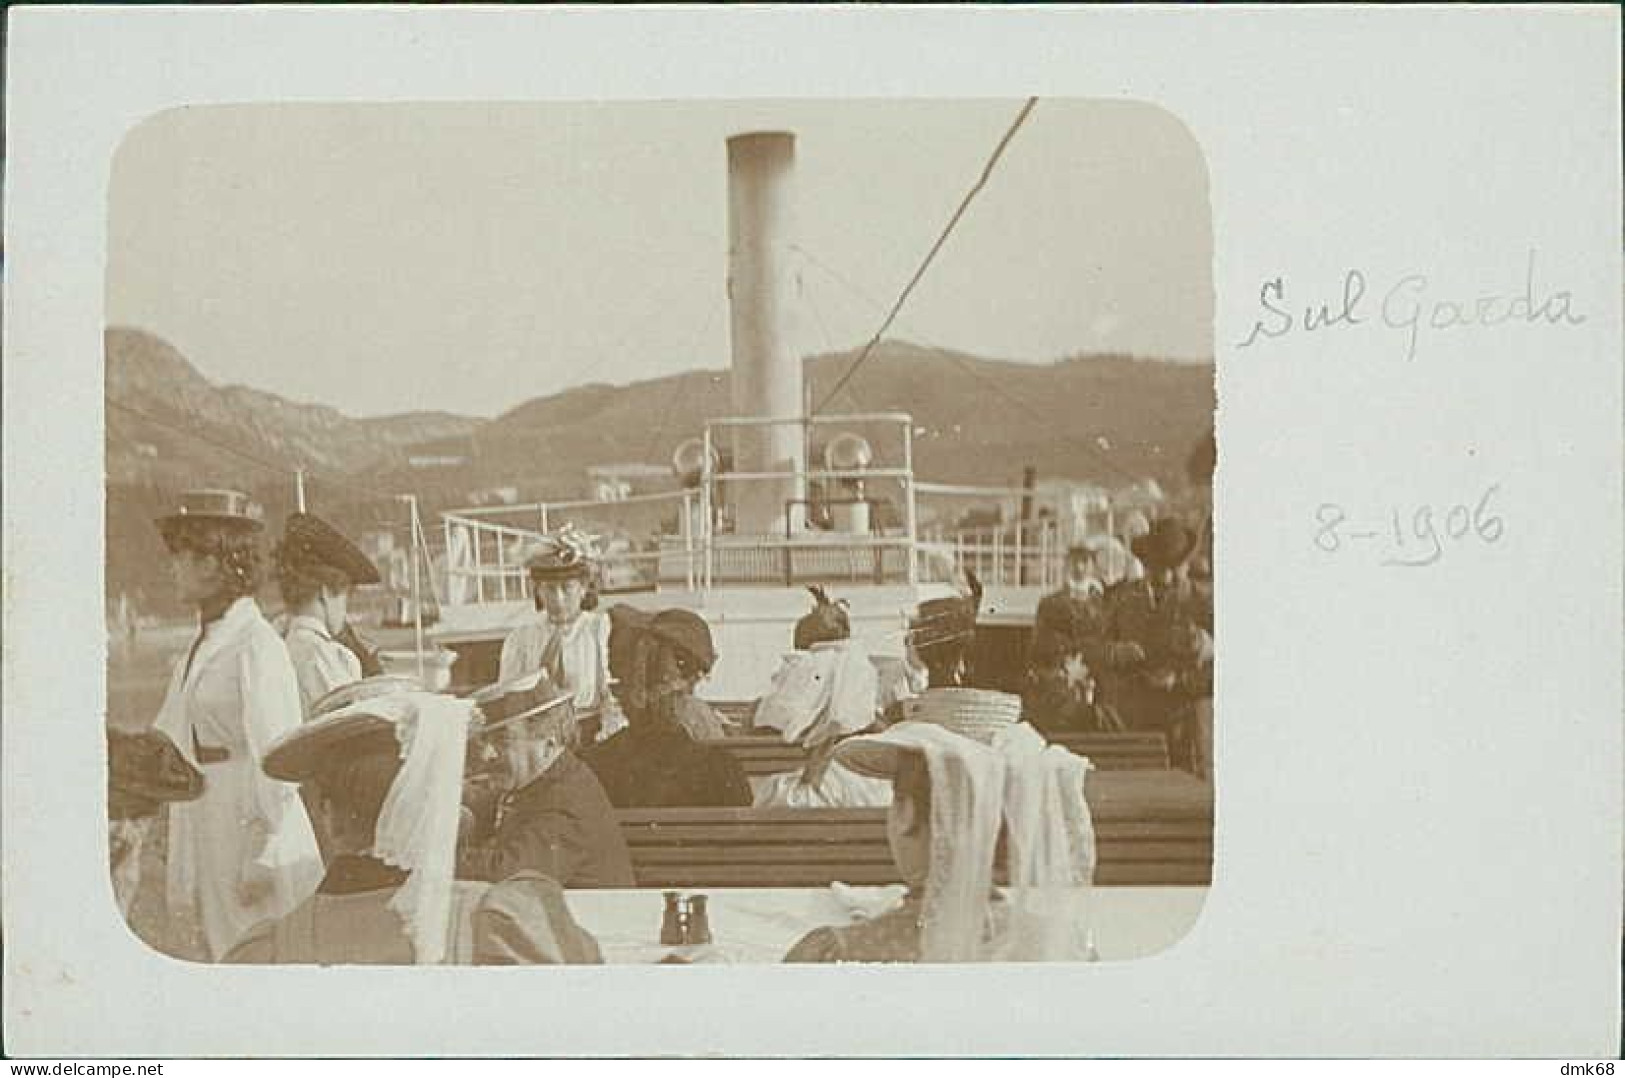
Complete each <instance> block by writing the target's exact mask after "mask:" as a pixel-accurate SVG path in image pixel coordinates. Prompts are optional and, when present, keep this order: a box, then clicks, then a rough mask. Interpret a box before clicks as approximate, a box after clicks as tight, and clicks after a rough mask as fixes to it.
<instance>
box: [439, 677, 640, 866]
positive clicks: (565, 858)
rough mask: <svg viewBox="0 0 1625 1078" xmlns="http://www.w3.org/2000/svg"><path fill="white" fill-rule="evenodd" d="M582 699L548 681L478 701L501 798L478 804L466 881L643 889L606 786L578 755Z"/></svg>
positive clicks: (461, 861)
mask: <svg viewBox="0 0 1625 1078" xmlns="http://www.w3.org/2000/svg"><path fill="white" fill-rule="evenodd" d="M571 699H572V693H571V692H570V690H568V689H564V688H561V687H558V686H556V685H555V684H554V683H553V681H552V680H551V679H549V678H548V677H547V675H545V674H542V673H536V674H532V675H531V676H530V677H528V678H524V679H522V680H520V681H519V682H510V683H508V684H499V685H496V686H493V687H492V688H491V689H488V690H486V691H485V692H484V693H481V694H480V695H479V696H478V697H476V703H477V704H478V706H479V708H480V711H481V713H482V714H483V716H484V723H483V725H482V727H481V728H480V731H479V735H478V736H479V738H480V740H481V741H482V742H483V743H484V744H485V750H484V751H485V752H486V754H487V755H488V756H489V757H490V758H491V760H490V762H493V763H495V764H497V765H498V772H499V776H500V780H501V785H502V788H503V790H504V791H505V792H503V793H502V794H501V796H499V797H484V798H481V797H479V796H471V797H470V798H468V800H470V801H473V802H474V804H472V805H470V806H468V807H469V812H470V815H471V816H472V817H473V818H472V820H471V821H469V823H470V825H471V826H469V828H468V831H467V834H466V836H465V839H464V841H463V846H462V850H461V852H460V853H459V856H458V875H459V876H461V877H463V878H465V879H485V880H498V879H503V878H504V877H507V876H511V875H513V874H514V873H516V872H524V871H530V872H537V873H540V874H541V875H543V876H547V877H549V878H551V879H554V880H557V881H558V882H559V884H560V885H561V886H564V887H635V886H637V883H636V881H635V880H634V878H633V876H632V856H631V854H630V852H628V850H627V848H626V840H625V839H624V838H623V837H622V836H621V831H620V827H619V825H618V824H617V823H616V820H615V809H614V807H613V806H612V805H611V804H610V802H609V798H608V797H607V796H606V795H605V794H604V788H603V787H602V786H600V785H599V784H598V779H597V778H596V777H595V776H594V775H593V773H592V771H591V770H589V769H588V768H587V766H586V765H585V764H583V763H582V762H581V761H580V760H579V759H578V758H577V757H576V755H575V753H574V752H572V751H571V750H572V748H573V747H574V745H575V740H576V728H575V715H574V709H573V705H572V703H571Z"/></svg>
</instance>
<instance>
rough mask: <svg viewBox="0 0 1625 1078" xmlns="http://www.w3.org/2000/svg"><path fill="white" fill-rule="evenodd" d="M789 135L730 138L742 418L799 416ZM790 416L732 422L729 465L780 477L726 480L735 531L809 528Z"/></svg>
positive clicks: (737, 394)
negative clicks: (766, 421) (768, 422)
mask: <svg viewBox="0 0 1625 1078" xmlns="http://www.w3.org/2000/svg"><path fill="white" fill-rule="evenodd" d="M795 156H796V140H795V136H794V135H791V134H788V133H786V132H782V131H764V132H753V133H750V134H744V135H736V136H734V137H733V138H730V139H729V140H728V300H729V308H730V312H731V322H730V330H731V333H730V340H731V343H732V351H733V356H732V359H733V406H734V411H735V414H737V415H739V416H752V417H771V418H773V419H785V420H792V421H793V420H796V419H798V418H800V416H801V414H802V408H803V399H802V373H801V355H800V350H799V348H798V347H797V345H796V342H797V340H798V339H799V338H798V335H797V333H796V322H795V315H796V307H797V298H798V293H799V284H800V282H799V280H798V279H797V273H796V259H795V257H794V250H793V246H794V239H793V237H794V234H795V233H794V226H795V214H794V210H795V198H794V194H795V192H794V183H793V180H794V175H795ZM805 446H806V442H805V437H804V430H803V427H802V426H801V425H800V424H798V423H796V422H787V423H781V424H777V425H773V426H753V427H741V428H736V429H735V430H734V432H733V447H734V453H733V459H734V464H733V467H734V470H735V471H736V472H745V473H758V474H759V473H763V472H784V473H789V474H787V475H786V476H785V477H783V478H774V479H740V480H738V481H735V482H733V483H730V484H729V487H730V489H729V500H731V501H732V503H733V505H734V526H735V530H736V531H737V532H739V533H740V534H744V535H772V534H782V533H783V532H784V531H785V529H786V528H787V527H788V529H789V530H790V532H791V533H792V534H794V533H796V532H799V531H801V530H803V529H804V528H805V526H806V502H805V498H806V478H805V476H806V455H805Z"/></svg>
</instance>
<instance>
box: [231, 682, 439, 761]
mask: <svg viewBox="0 0 1625 1078" xmlns="http://www.w3.org/2000/svg"><path fill="white" fill-rule="evenodd" d="M421 691H422V686H421V685H420V684H419V683H418V680H417V679H416V678H410V677H404V676H402V675H399V674H384V675H381V676H379V677H370V678H364V679H363V680H361V681H357V682H353V683H351V684H349V685H344V686H341V687H340V688H337V689H334V690H333V691H332V692H330V693H328V694H327V695H326V696H323V697H322V698H321V699H320V700H317V701H316V703H315V705H314V706H312V708H311V718H310V720H309V721H308V722H306V723H305V724H304V725H302V726H299V727H297V728H295V729H293V730H290V731H289V732H288V733H286V734H283V735H282V736H281V737H279V738H278V739H277V740H275V741H273V742H272V743H271V747H270V748H268V749H266V750H265V759H264V761H262V763H261V764H260V766H261V767H262V768H263V769H264V771H265V773H266V774H267V775H269V776H271V777H272V778H273V779H280V780H282V781H283V782H306V781H309V780H310V779H311V778H312V777H313V776H314V775H316V774H317V773H318V772H319V771H321V770H322V769H324V768H326V767H330V766H332V765H333V764H334V763H336V762H339V761H343V760H347V759H353V758H355V757H357V756H362V755H377V754H388V755H390V756H392V757H398V756H399V755H400V743H399V741H398V739H397V738H396V736H395V727H396V723H397V721H398V716H399V711H398V709H396V708H392V707H387V706H384V705H386V704H388V703H389V702H392V701H394V700H396V699H397V698H398V697H400V696H402V695H405V694H408V693H414V692H421Z"/></svg>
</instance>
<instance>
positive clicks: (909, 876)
mask: <svg viewBox="0 0 1625 1078" xmlns="http://www.w3.org/2000/svg"><path fill="white" fill-rule="evenodd" d="M926 699H927V698H924V697H922V706H921V707H919V708H917V709H916V712H915V714H914V716H913V717H911V718H910V719H908V720H907V721H904V722H901V723H898V724H897V725H895V726H892V727H890V728H889V729H887V730H886V731H884V732H883V733H879V734H865V735H860V736H858V737H854V738H850V739H848V740H846V741H844V742H842V743H841V745H840V746H839V747H838V748H837V749H836V753H835V756H836V760H837V761H838V762H840V763H842V764H844V765H845V766H847V767H850V768H852V769H853V770H854V771H857V772H859V773H860V774H865V775H870V776H873V777H875V778H878V779H884V780H887V781H889V782H890V783H891V785H892V790H893V793H892V799H891V804H890V806H889V807H888V808H887V810H886V837H887V840H888V842H889V843H890V845H891V849H892V856H893V858H894V860H895V862H896V865H897V869H898V872H899V874H900V875H901V876H902V878H903V881H904V883H905V884H907V887H908V890H907V893H906V894H905V896H904V898H903V900H902V902H901V903H900V904H899V905H898V906H897V907H896V908H894V909H892V910H890V911H888V912H886V913H883V914H881V915H880V916H878V917H875V918H873V919H871V920H868V921H863V922H860V923H857V924H854V925H850V926H843V927H839V928H819V929H815V930H814V931H812V932H810V933H808V934H807V935H806V936H804V937H803V938H802V939H801V940H800V941H799V942H798V943H797V944H796V945H795V946H794V947H792V948H791V949H790V951H789V953H788V954H786V955H785V961H787V962H979V961H1009V962H1020V961H1080V960H1084V959H1086V958H1088V957H1089V956H1090V937H1089V928H1090V926H1089V922H1088V892H1089V888H1090V886H1091V884H1092V882H1093V877H1094V866H1095V840H1094V827H1093V823H1092V821H1091V818H1090V814H1089V805H1088V802H1087V801H1086V800H1085V799H1084V780H1085V776H1086V775H1087V773H1088V771H1089V769H1090V764H1089V762H1088V761H1087V760H1085V759H1084V758H1082V757H1079V756H1075V755H1073V754H1072V753H1070V752H1067V751H1066V750H1065V749H1062V748H1059V747H1057V746H1051V745H1046V744H1045V743H1044V739H1043V737H1042V736H1040V735H1039V734H1038V733H1037V732H1036V731H1035V730H1033V729H1032V727H1030V726H1027V725H1026V724H1024V723H1022V722H1020V714H1021V704H1020V701H1019V700H1017V699H1016V698H1015V697H1013V696H1010V695H1008V694H1005V693H994V692H980V691H979V690H974V689H969V690H959V691H958V692H957V693H955V694H954V695H953V696H951V697H949V696H941V695H939V696H937V697H936V698H935V700H936V702H935V703H929V702H925V701H926ZM1001 837H1003V839H1004V840H1005V843H1004V844H1005V846H1006V848H1007V849H1008V851H1009V852H1008V866H1007V867H1008V872H1009V881H1010V888H1009V897H1008V898H1005V897H1004V896H1002V895H1000V894H999V893H997V892H996V891H995V890H994V879H995V873H996V869H997V867H998V866H997V863H996V861H997V854H998V849H999V845H1000V838H1001Z"/></svg>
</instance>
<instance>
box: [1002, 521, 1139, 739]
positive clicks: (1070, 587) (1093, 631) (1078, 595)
mask: <svg viewBox="0 0 1625 1078" xmlns="http://www.w3.org/2000/svg"><path fill="white" fill-rule="evenodd" d="M1115 543H1116V540H1114V539H1112V538H1111V537H1110V536H1091V537H1090V538H1089V539H1086V540H1085V541H1084V542H1082V543H1079V544H1078V545H1076V546H1074V547H1073V548H1072V549H1071V550H1069V551H1067V558H1066V584H1065V586H1064V587H1062V588H1061V589H1060V590H1059V591H1056V592H1054V593H1053V594H1050V595H1046V596H1045V597H1044V598H1043V599H1042V600H1040V601H1039V603H1038V614H1037V617H1036V618H1035V620H1034V625H1033V637H1032V650H1031V653H1030V654H1029V656H1028V665H1027V677H1026V681H1025V684H1024V685H1023V686H1022V694H1021V695H1022V699H1023V702H1024V703H1025V705H1026V713H1027V719H1028V721H1029V722H1031V723H1032V724H1033V725H1034V726H1036V727H1038V729H1039V730H1041V731H1042V732H1044V733H1045V734H1056V733H1061V732H1063V731H1067V730H1088V731H1103V730H1121V729H1122V728H1123V720H1122V719H1121V718H1120V717H1119V716H1118V714H1117V711H1116V709H1115V708H1114V707H1112V706H1111V703H1110V701H1109V700H1108V699H1107V698H1106V695H1105V692H1104V691H1103V689H1104V686H1103V685H1102V679H1103V678H1107V677H1109V675H1110V673H1111V671H1113V670H1115V669H1117V668H1118V667H1120V666H1125V667H1126V666H1129V665H1132V664H1133V663H1135V662H1138V661H1139V660H1140V658H1142V656H1141V655H1140V650H1139V648H1138V647H1137V646H1136V645H1134V644H1124V643H1118V642H1116V641H1113V640H1111V639H1110V638H1109V637H1108V635H1107V620H1108V616H1109V611H1108V609H1107V605H1106V603H1107V599H1106V592H1107V588H1108V586H1109V585H1108V581H1109V579H1110V578H1111V576H1112V573H1113V570H1112V569H1111V568H1110V565H1109V563H1110V562H1111V561H1112V560H1113V559H1114V558H1115V554H1114V553H1113V551H1114V550H1115V549H1118V548H1116V547H1115ZM1125 553H1126V552H1125Z"/></svg>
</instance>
